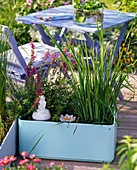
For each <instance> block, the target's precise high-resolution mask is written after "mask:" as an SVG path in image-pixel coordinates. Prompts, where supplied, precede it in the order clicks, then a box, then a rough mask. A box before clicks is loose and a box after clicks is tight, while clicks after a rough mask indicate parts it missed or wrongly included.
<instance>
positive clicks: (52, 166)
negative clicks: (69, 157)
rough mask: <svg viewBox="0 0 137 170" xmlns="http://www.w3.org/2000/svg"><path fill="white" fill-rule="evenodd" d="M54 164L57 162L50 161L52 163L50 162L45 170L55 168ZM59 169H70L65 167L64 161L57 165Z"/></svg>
mask: <svg viewBox="0 0 137 170" xmlns="http://www.w3.org/2000/svg"><path fill="white" fill-rule="evenodd" d="M54 165H55V162H50V163H49V166H47V167H46V169H45V170H49V169H54ZM57 169H58V170H59V169H61V170H63V169H65V170H68V169H67V168H63V163H61V164H59V165H58V166H57Z"/></svg>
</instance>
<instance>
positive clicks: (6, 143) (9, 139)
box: [0, 119, 17, 159]
mask: <svg viewBox="0 0 137 170" xmlns="http://www.w3.org/2000/svg"><path fill="white" fill-rule="evenodd" d="M16 141H17V119H16V120H15V121H14V122H13V124H12V126H11V127H10V129H9V131H8V133H7V135H6V137H5V138H4V140H3V142H2V144H1V146H0V159H3V158H4V157H5V156H14V155H15V153H16Z"/></svg>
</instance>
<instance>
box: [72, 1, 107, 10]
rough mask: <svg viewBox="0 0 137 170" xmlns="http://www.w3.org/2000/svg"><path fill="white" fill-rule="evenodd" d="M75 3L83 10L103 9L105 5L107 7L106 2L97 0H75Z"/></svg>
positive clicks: (75, 5)
mask: <svg viewBox="0 0 137 170" xmlns="http://www.w3.org/2000/svg"><path fill="white" fill-rule="evenodd" d="M73 5H74V7H75V8H77V9H81V10H91V9H93V10H96V9H102V8H104V7H107V6H106V5H105V3H103V2H99V1H97V0H90V1H86V0H83V1H81V0H73Z"/></svg>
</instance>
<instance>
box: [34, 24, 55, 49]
mask: <svg viewBox="0 0 137 170" xmlns="http://www.w3.org/2000/svg"><path fill="white" fill-rule="evenodd" d="M36 28H37V30H38V31H39V33H40V35H41V37H42V38H41V39H42V41H43V43H45V44H48V45H50V46H53V43H52V42H51V39H50V37H49V36H48V35H47V34H46V33H45V31H44V28H43V27H42V26H41V25H38V24H36Z"/></svg>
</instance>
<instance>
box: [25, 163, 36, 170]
mask: <svg viewBox="0 0 137 170" xmlns="http://www.w3.org/2000/svg"><path fill="white" fill-rule="evenodd" d="M27 169H35V166H34V165H31V164H28V165H27Z"/></svg>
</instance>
